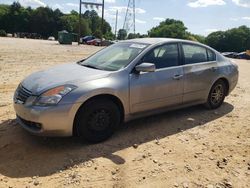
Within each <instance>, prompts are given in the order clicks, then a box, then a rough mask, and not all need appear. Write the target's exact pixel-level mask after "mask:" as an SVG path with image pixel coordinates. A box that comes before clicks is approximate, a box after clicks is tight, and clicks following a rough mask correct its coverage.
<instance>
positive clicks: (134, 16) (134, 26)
mask: <svg viewBox="0 0 250 188" xmlns="http://www.w3.org/2000/svg"><path fill="white" fill-rule="evenodd" d="M133 14H134V17H133V19H134V35H135V0H133Z"/></svg>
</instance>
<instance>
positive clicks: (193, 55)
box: [182, 44, 208, 64]
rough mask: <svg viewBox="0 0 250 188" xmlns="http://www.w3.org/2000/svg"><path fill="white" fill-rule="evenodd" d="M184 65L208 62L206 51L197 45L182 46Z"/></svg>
mask: <svg viewBox="0 0 250 188" xmlns="http://www.w3.org/2000/svg"><path fill="white" fill-rule="evenodd" d="M182 47H183V52H184V58H185V64H194V63H202V62H206V61H207V60H208V58H207V49H206V48H203V47H201V46H197V45H190V44H183V45H182Z"/></svg>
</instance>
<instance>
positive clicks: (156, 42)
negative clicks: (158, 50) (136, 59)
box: [123, 38, 200, 45]
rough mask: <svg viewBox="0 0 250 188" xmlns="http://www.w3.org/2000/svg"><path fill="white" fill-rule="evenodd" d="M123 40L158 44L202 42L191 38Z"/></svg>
mask: <svg viewBox="0 0 250 188" xmlns="http://www.w3.org/2000/svg"><path fill="white" fill-rule="evenodd" d="M123 42H135V43H145V44H150V45H153V44H158V43H162V42H188V43H194V44H200V43H198V42H194V41H190V40H182V39H174V38H138V39H130V40H125V41H123Z"/></svg>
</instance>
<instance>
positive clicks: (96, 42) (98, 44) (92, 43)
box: [86, 39, 102, 46]
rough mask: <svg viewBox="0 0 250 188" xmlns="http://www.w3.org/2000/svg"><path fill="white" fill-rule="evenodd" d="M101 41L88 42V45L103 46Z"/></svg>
mask: <svg viewBox="0 0 250 188" xmlns="http://www.w3.org/2000/svg"><path fill="white" fill-rule="evenodd" d="M101 42H102V41H101V39H93V40H89V41H87V42H86V44H88V45H94V46H101Z"/></svg>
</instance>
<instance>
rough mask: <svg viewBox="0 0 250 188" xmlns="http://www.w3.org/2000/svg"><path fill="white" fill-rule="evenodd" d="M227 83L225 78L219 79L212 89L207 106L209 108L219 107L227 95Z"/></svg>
mask: <svg viewBox="0 0 250 188" xmlns="http://www.w3.org/2000/svg"><path fill="white" fill-rule="evenodd" d="M226 91H227V88H226V84H225V82H224V81H223V80H218V81H217V82H216V83H215V84H214V85H213V87H212V88H211V90H210V93H209V96H208V99H207V103H206V106H207V107H208V108H209V109H216V108H219V107H220V106H221V105H222V104H223V102H224V99H225V97H226Z"/></svg>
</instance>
